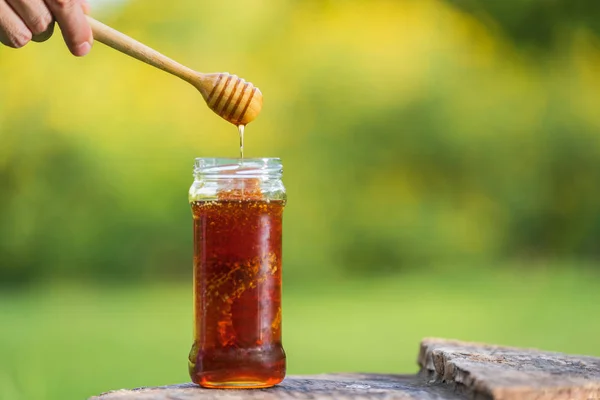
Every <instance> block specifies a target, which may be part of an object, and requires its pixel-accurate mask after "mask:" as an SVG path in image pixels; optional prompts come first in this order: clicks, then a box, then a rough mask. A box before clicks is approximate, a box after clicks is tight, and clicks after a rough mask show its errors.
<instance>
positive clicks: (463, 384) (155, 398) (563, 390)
mask: <svg viewBox="0 0 600 400" xmlns="http://www.w3.org/2000/svg"><path fill="white" fill-rule="evenodd" d="M418 362H419V366H420V367H421V371H420V372H419V374H417V375H376V374H331V375H315V376H290V377H288V378H286V379H285V380H284V381H283V383H282V384H280V385H278V386H276V387H274V388H270V389H256V390H215V389H202V388H199V387H198V386H196V385H193V384H191V383H185V384H180V385H171V386H163V387H152V388H138V389H132V390H117V391H113V392H109V393H105V394H103V395H100V396H98V397H92V399H90V400H198V399H215V400H234V399H235V400H238V399H239V400H254V399H261V400H262V399H265V400H271V399H319V400H321V399H340V400H344V399H400V400H404V399H406V400H408V399H415V400H417V399H418V400H459V399H464V400H466V399H476V400H480V399H481V400H483V399H496V400H508V399H511V400H522V399H523V400H524V399H527V400H530V399H531V400H567V399H568V400H577V399H581V400H600V358H595V357H586V356H573V355H566V354H561V353H552V352H543V351H538V350H532V349H517V348H510V347H500V346H491V345H486V344H478V343H466V342H459V341H452V340H443V339H424V340H423V341H422V342H421V348H420V352H419V356H418Z"/></svg>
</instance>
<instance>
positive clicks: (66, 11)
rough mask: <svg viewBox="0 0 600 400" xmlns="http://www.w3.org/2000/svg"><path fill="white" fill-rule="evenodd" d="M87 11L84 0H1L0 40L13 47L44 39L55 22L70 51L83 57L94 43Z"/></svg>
mask: <svg viewBox="0 0 600 400" xmlns="http://www.w3.org/2000/svg"><path fill="white" fill-rule="evenodd" d="M88 11H89V6H88V4H87V2H86V0H0V42H1V43H3V44H5V45H7V46H9V47H13V48H16V49H18V48H20V47H23V46H25V45H26V44H27V43H29V42H30V41H31V40H33V41H34V42H43V41H45V40H48V39H49V38H50V37H51V36H52V33H53V32H54V22H55V21H56V22H57V23H58V25H59V26H60V29H61V31H62V35H63V38H64V39H65V43H66V44H67V47H68V48H69V50H70V51H71V53H72V54H73V55H75V56H84V55H86V54H87V53H89V51H90V50H91V48H92V43H93V37H92V30H91V28H90V25H89V24H88V22H87V19H86V18H85V14H87V13H88Z"/></svg>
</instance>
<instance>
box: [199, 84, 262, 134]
mask: <svg viewBox="0 0 600 400" xmlns="http://www.w3.org/2000/svg"><path fill="white" fill-rule="evenodd" d="M201 82H202V85H201V87H199V88H198V89H199V90H200V92H201V93H202V96H203V97H204V100H205V101H206V104H208V107H209V108H210V109H211V110H213V111H214V112H215V113H217V114H218V115H219V116H220V117H222V118H223V119H225V120H227V121H229V122H231V123H232V124H234V125H246V124H248V123H250V122H252V121H253V120H254V119H255V118H256V117H257V116H258V114H259V113H260V110H261V109H262V102H263V99H262V93H261V92H260V90H258V88H257V87H256V86H254V85H253V84H252V83H250V82H246V81H245V80H243V79H242V78H239V77H238V76H236V75H230V74H228V73H221V74H207V75H202V78H201Z"/></svg>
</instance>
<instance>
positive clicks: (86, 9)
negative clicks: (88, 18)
mask: <svg viewBox="0 0 600 400" xmlns="http://www.w3.org/2000/svg"><path fill="white" fill-rule="evenodd" d="M81 8H82V9H83V13H84V14H86V15H89V13H90V11H91V7H90V3H88V2H87V1H86V0H81Z"/></svg>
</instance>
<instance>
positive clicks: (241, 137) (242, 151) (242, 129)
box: [238, 125, 246, 160]
mask: <svg viewBox="0 0 600 400" xmlns="http://www.w3.org/2000/svg"><path fill="white" fill-rule="evenodd" d="M245 127H246V125H238V131H239V132H240V158H241V159H242V160H243V159H244V128H245Z"/></svg>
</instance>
